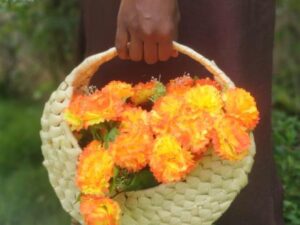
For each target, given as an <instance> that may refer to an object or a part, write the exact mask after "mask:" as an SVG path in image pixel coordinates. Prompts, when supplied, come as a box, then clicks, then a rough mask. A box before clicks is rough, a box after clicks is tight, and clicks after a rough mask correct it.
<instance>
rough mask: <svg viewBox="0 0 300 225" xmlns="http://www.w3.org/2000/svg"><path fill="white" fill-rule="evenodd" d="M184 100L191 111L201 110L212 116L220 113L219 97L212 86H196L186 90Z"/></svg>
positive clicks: (221, 104) (220, 102) (216, 90)
mask: <svg viewBox="0 0 300 225" xmlns="http://www.w3.org/2000/svg"><path fill="white" fill-rule="evenodd" d="M184 98H185V102H186V103H187V105H188V107H190V108H191V110H192V111H198V110H201V111H205V112H208V113H211V114H213V115H215V114H218V113H220V112H222V107H223V103H222V99H221V95H220V93H219V91H218V89H216V88H215V87H214V86H211V85H197V86H195V87H193V88H191V89H190V90H188V91H187V92H186V94H185V96H184Z"/></svg>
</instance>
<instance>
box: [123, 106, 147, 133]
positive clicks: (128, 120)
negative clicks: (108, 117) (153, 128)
mask: <svg viewBox="0 0 300 225" xmlns="http://www.w3.org/2000/svg"><path fill="white" fill-rule="evenodd" d="M149 116H150V115H149V113H148V112H147V111H146V110H143V109H142V108H140V107H131V106H129V105H127V106H126V107H125V108H124V111H123V112H122V114H121V117H120V118H121V121H122V122H121V126H120V129H121V132H132V131H135V132H138V131H140V130H142V131H143V130H145V129H149V128H150V127H149Z"/></svg>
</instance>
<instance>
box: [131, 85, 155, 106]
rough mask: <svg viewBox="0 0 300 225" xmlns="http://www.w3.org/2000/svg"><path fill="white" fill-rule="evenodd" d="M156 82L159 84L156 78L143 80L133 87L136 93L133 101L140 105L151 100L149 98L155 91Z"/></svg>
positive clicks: (132, 98)
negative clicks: (147, 80) (143, 81)
mask: <svg viewBox="0 0 300 225" xmlns="http://www.w3.org/2000/svg"><path fill="white" fill-rule="evenodd" d="M156 84H157V81H156V80H151V81H149V82H147V83H142V82H141V83H138V84H137V85H135V86H134V87H133V90H134V94H133V96H132V97H131V101H132V102H133V103H134V104H136V105H140V104H143V103H145V102H147V101H149V99H150V98H151V96H152V95H153V94H154V92H155V86H156Z"/></svg>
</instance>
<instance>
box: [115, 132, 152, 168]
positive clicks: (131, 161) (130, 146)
mask: <svg viewBox="0 0 300 225" xmlns="http://www.w3.org/2000/svg"><path fill="white" fill-rule="evenodd" d="M152 142H153V136H152V134H151V132H150V131H149V130H141V131H139V132H135V131H132V132H128V133H121V134H120V135H118V136H117V138H116V139H115V141H114V142H113V143H111V144H110V145H109V151H110V152H111V154H112V155H113V158H114V162H115V164H116V165H118V166H119V167H121V168H124V169H127V170H128V171H129V172H137V171H139V170H141V169H143V168H144V167H145V166H146V165H147V164H148V162H149V152H150V150H151V146H152Z"/></svg>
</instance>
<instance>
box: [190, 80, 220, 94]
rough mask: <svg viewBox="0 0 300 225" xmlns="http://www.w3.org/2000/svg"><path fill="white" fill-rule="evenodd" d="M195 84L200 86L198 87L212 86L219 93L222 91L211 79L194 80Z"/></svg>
mask: <svg viewBox="0 0 300 225" xmlns="http://www.w3.org/2000/svg"><path fill="white" fill-rule="evenodd" d="M195 84H196V85H200V86H202V85H211V86H214V87H215V88H217V89H218V90H219V91H221V90H222V87H221V85H220V84H219V83H218V82H216V81H215V80H212V79H210V78H208V77H207V78H203V79H197V80H195Z"/></svg>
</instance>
